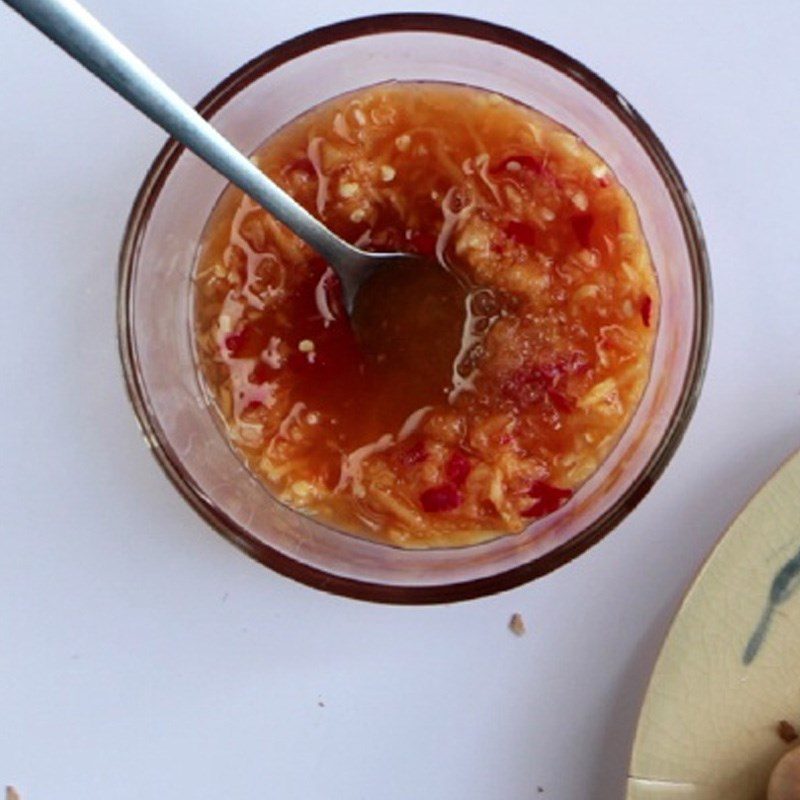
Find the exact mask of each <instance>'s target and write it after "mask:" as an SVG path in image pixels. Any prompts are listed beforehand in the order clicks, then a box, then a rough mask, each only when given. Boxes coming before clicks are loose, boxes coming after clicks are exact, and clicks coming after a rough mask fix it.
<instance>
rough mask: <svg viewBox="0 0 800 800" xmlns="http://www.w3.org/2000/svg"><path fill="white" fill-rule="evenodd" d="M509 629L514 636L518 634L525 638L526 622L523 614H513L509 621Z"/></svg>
mask: <svg viewBox="0 0 800 800" xmlns="http://www.w3.org/2000/svg"><path fill="white" fill-rule="evenodd" d="M508 628H509V630H510V631H511V632H512V633H513V634H516V635H517V636H524V635H525V621H524V620H523V619H522V614H519V613H514V614H512V615H511V619H510V620H509V621H508Z"/></svg>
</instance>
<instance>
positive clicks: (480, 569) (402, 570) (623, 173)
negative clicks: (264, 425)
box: [119, 14, 711, 603]
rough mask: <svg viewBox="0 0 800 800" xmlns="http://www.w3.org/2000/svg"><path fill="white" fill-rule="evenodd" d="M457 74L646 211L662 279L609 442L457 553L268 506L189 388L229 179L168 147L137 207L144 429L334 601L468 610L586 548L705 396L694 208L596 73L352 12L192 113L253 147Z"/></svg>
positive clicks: (500, 42) (172, 472)
mask: <svg viewBox="0 0 800 800" xmlns="http://www.w3.org/2000/svg"><path fill="white" fill-rule="evenodd" d="M394 79H396V80H436V81H451V82H457V83H464V84H470V85H473V86H479V87H483V88H486V89H489V90H492V91H495V92H499V93H502V94H505V95H508V96H510V97H513V98H516V99H517V100H519V101H521V102H523V103H526V104H528V105H530V106H532V107H534V108H536V109H539V110H541V111H543V112H545V113H546V114H549V115H550V116H552V117H553V118H555V119H556V120H558V121H559V122H561V123H563V124H565V125H567V126H568V127H569V128H571V129H572V130H573V131H575V132H576V133H577V134H578V135H579V136H581V137H582V138H583V139H584V140H585V141H586V142H587V143H588V144H589V145H590V146H591V147H593V148H594V149H595V150H596V151H597V152H598V153H600V154H601V155H602V157H603V158H604V159H605V160H606V161H607V162H608V163H609V164H610V166H611V167H612V168H613V170H614V171H615V172H616V173H617V175H618V176H619V178H620V179H621V180H622V182H623V183H624V184H625V185H626V186H627V188H628V190H629V191H630V193H631V195H632V196H633V199H634V201H635V202H636V205H637V206H638V209H639V213H640V216H641V221H642V224H643V226H644V230H645V233H646V235H647V239H648V241H649V243H650V247H651V250H652V255H653V260H654V262H655V265H656V268H657V270H658V278H659V282H660V286H661V294H662V307H661V318H660V325H659V331H658V339H657V344H656V350H655V357H654V362H653V371H652V376H651V380H650V383H649V385H648V387H647V390H646V393H645V395H644V398H643V400H642V403H641V405H640V407H639V409H638V411H637V412H636V415H635V416H634V418H633V421H632V423H631V425H630V426H629V428H628V430H627V431H626V432H625V434H624V436H623V437H622V439H621V440H620V442H619V444H618V445H617V447H616V448H615V449H614V451H613V452H612V454H611V455H610V457H609V458H608V459H607V460H606V462H605V463H604V464H603V466H602V467H601V469H600V470H599V471H598V472H597V474H595V475H594V477H593V478H592V479H591V480H590V481H589V482H588V483H587V484H585V485H584V486H583V487H582V488H581V490H580V491H579V492H578V493H577V494H576V495H575V497H574V498H573V499H572V501H571V502H570V503H568V504H567V505H566V506H565V507H564V508H563V509H561V510H560V511H558V512H556V513H555V514H552V515H551V516H548V517H546V518H544V519H542V520H539V521H537V522H535V523H534V524H532V525H531V526H530V527H529V528H528V529H527V530H526V531H524V532H523V533H522V534H520V535H518V536H507V537H502V538H499V539H496V540H494V541H491V542H488V543H485V544H480V545H476V546H472V547H465V548H450V549H438V550H401V549H397V548H394V547H391V546H388V545H385V544H380V543H376V542H371V541H366V540H363V539H359V538H357V537H354V536H352V535H348V534H344V533H341V532H338V531H336V530H333V529H331V528H329V527H326V526H325V525H323V524H320V523H319V522H317V521H314V520H313V519H310V518H308V517H306V516H303V515H301V514H298V513H297V512H295V511H292V510H291V509H289V508H287V507H285V506H283V505H282V504H280V503H279V502H278V501H276V500H275V499H274V498H273V497H272V496H271V495H270V494H269V492H268V491H267V490H266V489H265V487H264V486H263V485H262V484H261V483H260V482H259V481H258V480H257V479H256V478H255V477H253V475H252V474H251V473H250V472H248V470H247V469H246V468H245V466H244V464H243V462H242V461H241V460H240V459H239V457H238V456H237V455H236V453H235V452H234V451H233V450H232V449H231V447H230V446H229V444H228V442H227V440H226V439H225V437H224V435H223V433H222V431H221V430H220V428H219V426H218V423H217V421H216V419H215V416H214V415H213V414H212V413H211V411H210V410H209V408H208V405H207V401H206V398H205V395H204V393H203V391H202V389H201V386H200V384H199V382H198V376H197V370H196V369H195V357H194V351H193V340H192V303H191V282H192V271H193V267H194V260H195V255H196V249H197V244H198V240H199V239H200V236H201V233H202V231H203V226H204V225H205V223H206V220H207V219H208V216H209V213H210V212H211V210H212V208H213V206H214V204H215V202H216V201H217V199H218V197H219V195H220V193H221V192H222V190H223V188H224V185H225V181H224V179H223V178H221V177H220V176H219V175H217V174H215V173H214V172H213V171H212V170H211V169H209V168H208V167H206V166H205V165H204V164H202V163H201V162H199V161H198V159H197V158H195V157H194V156H193V155H191V154H188V153H187V152H186V151H185V150H184V148H183V147H182V146H180V145H178V144H177V143H176V142H174V141H169V142H168V143H167V144H166V146H165V147H164V148H163V150H162V151H161V153H159V155H158V157H157V159H156V161H155V163H154V164H153V166H152V168H151V169H150V172H149V173H148V175H147V177H146V178H145V181H144V184H143V185H142V188H141V190H140V192H139V195H138V197H137V199H136V203H135V205H134V207H133V211H132V213H131V217H130V220H129V224H128V228H127V232H126V234H125V240H124V243H123V247H122V253H121V261H120V279H119V338H120V351H121V356H122V362H123V365H124V370H125V377H126V379H127V383H128V389H129V392H130V396H131V400H132V402H133V406H134V410H135V412H136V415H137V417H138V419H139V422H140V424H141V427H142V430H143V433H144V436H145V438H146V440H147V442H148V444H149V445H150V447H151V448H152V451H153V453H154V454H155V456H156V458H157V459H158V462H159V463H160V464H161V466H162V468H163V469H164V471H165V472H166V474H167V476H168V477H169V478H170V479H171V480H172V482H173V483H174V484H175V486H176V487H177V488H178V489H179V490H180V492H181V493H182V494H183V496H184V497H185V498H186V499H187V500H188V501H189V503H191V505H192V506H193V507H194V508H195V509H197V511H198V512H199V513H200V514H201V515H202V516H203V517H204V518H205V519H206V520H207V521H208V522H210V523H211V524H212V525H213V526H214V527H215V528H216V529H217V530H218V531H219V532H220V533H222V534H223V535H224V536H225V537H227V538H228V539H230V540H231V541H232V542H234V543H235V544H237V545H238V546H239V547H241V548H242V549H243V550H244V551H245V552H247V553H248V554H250V555H251V556H253V557H254V558H256V559H258V560H259V561H260V562H262V563H264V564H266V565H267V566H269V567H271V568H273V569H275V570H277V571H278V572H281V573H283V574H285V575H288V576H290V577H292V578H296V579H297V580H300V581H302V582H304V583H307V584H309V585H311V586H315V587H317V588H319V589H325V590H326V591H331V592H336V593H340V594H344V595H350V596H353V597H358V598H363V599H369V600H377V601H384V602H395V603H433V602H445V601H452V600H461V599H465V598H470V597H477V596H479V595H484V594H489V593H492V592H497V591H500V590H502V589H507V588H509V587H512V586H516V585H518V584H521V583H524V582H525V581H529V580H531V579H533V578H536V577H538V576H540V575H543V574H544V573H546V572H549V571H550V570H552V569H555V568H556V567H558V566H560V565H561V564H564V563H565V562H566V561H569V560H570V559H572V558H574V557H575V556H577V555H578V554H579V553H581V552H583V551H584V550H586V549H587V548H588V547H590V546H591V545H592V544H594V543H595V542H597V541H598V540H599V539H600V538H602V537H603V536H605V535H606V534H607V533H609V531H611V530H612V529H613V528H614V527H615V526H616V525H617V524H618V523H619V522H620V520H622V519H623V518H624V517H625V516H626V515H627V514H628V513H629V512H630V511H631V510H632V509H633V508H634V507H635V506H636V504H637V503H638V502H639V501H640V500H641V499H642V497H644V495H645V494H646V493H647V491H648V490H649V489H650V487H651V486H652V485H653V483H654V482H655V481H656V479H657V478H658V476H659V475H660V474H661V472H662V471H663V470H664V467H665V466H666V464H667V462H668V461H669V459H670V457H671V456H672V454H673V453H674V452H675V448H676V447H677V445H678V443H679V441H680V439H681V437H682V435H683V433H684V430H685V429H686V426H687V424H688V421H689V417H690V416H691V413H692V411H693V409H694V406H695V403H696V401H697V397H698V393H699V391H700V385H701V383H702V378H703V373H704V369H705V363H706V356H707V351H708V343H709V327H710V319H711V299H710V298H711V294H710V285H709V273H708V262H707V256H706V251H705V247H704V243H703V236H702V232H701V230H700V224H699V222H698V219H697V216H696V214H695V210H694V207H693V205H692V201H691V199H690V198H689V194H688V192H687V190H686V187H685V186H684V184H683V181H682V180H681V177H680V175H679V174H678V171H677V170H676V168H675V166H674V164H673V163H672V160H671V159H670V157H669V156H668V155H667V153H666V151H665V150H664V147H663V146H662V145H661V143H660V142H659V141H658V139H657V138H656V137H655V135H654V134H653V132H652V131H651V130H650V128H649V127H648V126H647V124H646V123H645V122H644V121H643V120H642V119H641V117H639V115H638V114H637V113H636V112H635V111H634V110H633V109H632V108H631V106H630V105H629V104H628V103H627V102H626V101H625V100H624V99H623V98H622V97H621V96H620V95H619V94H618V93H617V92H616V91H614V89H612V88H611V87H610V86H608V85H607V84H606V83H605V82H604V81H603V80H601V79H600V78H599V77H598V76H597V75H595V74H593V73H592V72H591V71H590V70H588V69H587V68H586V67H584V66H582V65H581V64H579V63H578V62H576V61H575V60H574V59H572V58H570V57H569V56H566V55H564V54H563V53H561V52H559V51H558V50H556V49H554V48H553V47H550V46H549V45H547V44H544V43H543V42H540V41H537V40H536V39H533V38H531V37H529V36H526V35H524V34H521V33H518V32H516V31H512V30H509V29H507V28H502V27H499V26H496V25H491V24H488V23H485V22H478V21H475V20H470V19H463V18H459V17H450V16H442V15H436V14H392V15H385V16H377V17H369V18H364V19H356V20H352V21H349V22H343V23H339V24H336V25H331V26H329V27H326V28H321V29H318V30H314V31H311V32H309V33H306V34H303V35H302V36H299V37H297V38H296V39H292V40H291V41H288V42H284V43H283V44H280V45H278V46H277V47H274V48H272V49H271V50H269V51H268V52H266V53H264V54H263V55H261V56H259V57H258V58H256V59H254V60H253V61H251V62H250V63H249V64H246V65H245V66H244V67H242V68H241V69H239V70H238V71H237V72H235V73H234V74H233V75H231V76H230V77H229V78H227V79H226V80H224V81H223V82H222V83H221V84H220V85H219V86H217V87H216V88H215V89H214V90H212V91H211V93H210V94H208V95H207V96H206V98H205V99H204V100H203V101H202V102H201V103H200V104H199V106H198V109H199V111H200V112H201V113H202V114H203V115H204V116H205V117H206V118H207V119H209V120H210V121H211V122H212V123H213V124H214V125H215V126H216V127H217V128H218V129H219V130H220V131H221V132H222V133H223V134H224V135H225V136H227V137H228V138H229V139H230V140H231V141H232V142H233V143H234V144H235V145H236V146H237V147H238V148H239V149H240V150H242V151H243V152H245V153H248V152H251V151H252V150H254V149H255V148H256V147H258V146H259V145H260V144H261V143H262V142H263V141H264V139H265V138H266V137H267V136H268V135H269V134H271V133H272V132H273V131H275V130H276V129H277V128H279V127H280V126H281V125H283V124H285V123H286V122H288V121H289V120H291V119H292V118H294V117H295V116H297V115H298V114H299V113H300V112H302V111H304V110H306V109H308V108H309V107H310V106H314V105H316V104H317V103H319V102H321V101H323V100H326V99H328V98H330V97H332V96H334V95H338V94H341V93H343V92H347V91H350V90H353V89H356V88H359V87H362V86H366V85H369V84H374V83H379V82H382V81H387V80H394Z"/></svg>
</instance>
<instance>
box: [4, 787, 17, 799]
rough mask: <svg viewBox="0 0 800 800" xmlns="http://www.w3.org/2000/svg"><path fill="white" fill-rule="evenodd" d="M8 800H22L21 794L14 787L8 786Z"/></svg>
mask: <svg viewBox="0 0 800 800" xmlns="http://www.w3.org/2000/svg"><path fill="white" fill-rule="evenodd" d="M6 800H20V796H19V792H18V791H17V790H16V789H15V788H14V787H13V786H6Z"/></svg>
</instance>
